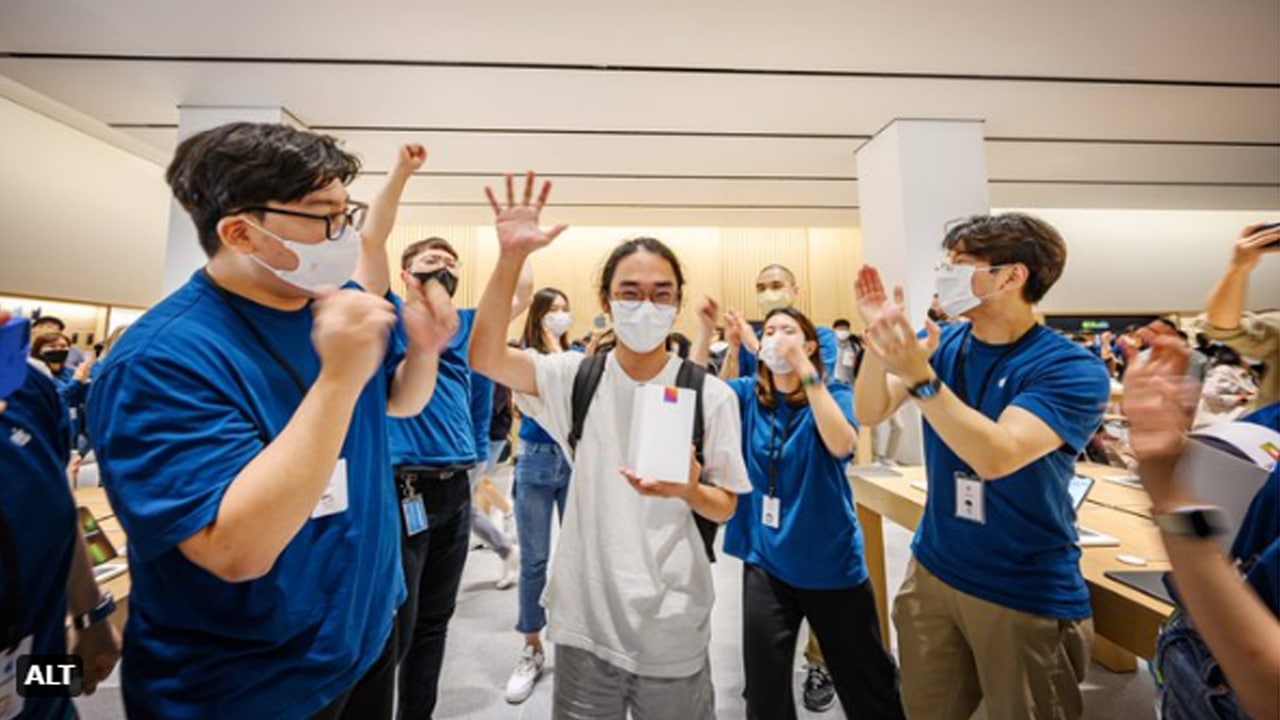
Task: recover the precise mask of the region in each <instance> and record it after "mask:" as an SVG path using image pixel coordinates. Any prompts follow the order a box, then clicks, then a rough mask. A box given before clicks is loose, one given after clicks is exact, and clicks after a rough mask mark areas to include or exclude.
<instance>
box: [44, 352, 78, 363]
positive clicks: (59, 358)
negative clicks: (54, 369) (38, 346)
mask: <svg viewBox="0 0 1280 720" xmlns="http://www.w3.org/2000/svg"><path fill="white" fill-rule="evenodd" d="M70 352H71V351H70V350H41V351H40V357H41V358H42V359H43V360H44V361H45V362H46V363H48V364H50V365H61V364H63V363H65V362H66V361H67V355H68V354H69V353H70Z"/></svg>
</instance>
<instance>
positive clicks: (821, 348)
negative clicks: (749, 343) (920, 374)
mask: <svg viewBox="0 0 1280 720" xmlns="http://www.w3.org/2000/svg"><path fill="white" fill-rule="evenodd" d="M817 330H818V353H819V354H820V355H822V364H823V365H824V366H826V373H827V377H828V378H834V377H835V376H836V361H837V360H838V359H839V358H840V340H839V339H838V338H837V337H836V333H835V331H834V330H832V329H831V328H829V327H827V326H826V325H819V326H818V327H817ZM762 332H763V329H761V331H760V332H757V333H756V337H760V335H761V333H762ZM757 363H758V361H757V360H756V355H755V353H753V352H751V351H750V350H748V349H747V347H746V346H745V345H739V346H738V377H743V378H746V377H755V376H756V368H757V367H759V366H758V364H757Z"/></svg>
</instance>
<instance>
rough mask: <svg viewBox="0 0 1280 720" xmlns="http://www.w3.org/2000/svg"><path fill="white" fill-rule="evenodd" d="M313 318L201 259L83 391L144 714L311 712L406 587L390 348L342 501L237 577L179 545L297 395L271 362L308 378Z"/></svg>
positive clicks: (381, 637) (371, 655)
mask: <svg viewBox="0 0 1280 720" xmlns="http://www.w3.org/2000/svg"><path fill="white" fill-rule="evenodd" d="M230 303H234V304H235V307H236V308H238V309H239V310H240V312H241V313H243V315H244V317H240V316H239V315H237V314H236V312H234V311H233V310H232V308H231V305H230ZM246 323H249V324H251V325H252V327H255V328H257V330H258V332H259V333H260V334H261V336H262V340H261V341H259V339H257V338H256V337H255V335H254V333H253V332H251V331H250V328H249V327H248V326H247V325H246ZM311 328H312V311H311V308H310V307H307V308H303V309H302V310H297V311H283V310H276V309H273V308H268V307H265V306H263V305H259V304H257V303H254V302H252V301H250V300H248V299H246V298H243V297H239V296H229V297H224V296H222V295H221V294H220V293H219V292H217V291H216V289H215V288H214V287H213V286H212V285H211V283H210V281H209V280H208V278H207V277H206V276H205V275H204V273H203V272H197V273H196V274H195V275H193V276H192V278H191V279H190V280H189V281H188V282H187V283H186V284H185V285H184V286H182V287H181V288H179V289H178V290H177V291H176V292H174V293H173V294H172V295H170V296H168V297H167V298H165V299H164V300H162V301H160V303H159V304H158V305H156V306H155V307H154V308H152V309H151V310H150V311H149V312H147V313H146V314H145V315H143V317H142V318H141V319H140V320H138V322H137V323H135V324H134V325H133V326H132V327H131V328H130V329H129V332H128V333H126V334H125V335H123V336H121V338H120V342H119V344H117V345H116V346H115V348H114V349H113V350H112V351H111V354H110V356H108V357H107V358H106V360H105V361H104V362H103V368H102V371H101V374H100V375H99V377H98V379H97V380H95V381H94V382H93V387H92V388H91V389H90V391H89V410H90V412H89V418H90V425H91V427H92V430H93V434H94V437H95V438H96V439H97V453H98V462H99V465H100V467H101V470H102V483H103V485H104V487H105V488H106V491H107V496H108V498H109V499H110V500H111V505H112V507H113V508H114V509H115V511H116V515H117V517H119V519H120V522H121V524H122V525H123V526H124V529H125V531H126V532H127V533H128V535H129V569H130V572H131V573H132V576H133V590H132V594H131V596H130V598H129V622H128V623H127V624H126V625H125V639H124V650H123V656H122V666H121V667H122V678H123V690H124V694H125V696H126V698H127V702H128V703H129V704H130V705H136V706H138V707H140V708H141V709H143V710H145V711H146V714H147V715H149V716H155V717H163V718H204V717H212V716H215V715H216V716H218V717H238V718H272V720H285V719H287V718H305V717H309V716H310V715H312V714H313V713H315V712H316V711H317V710H319V709H320V708H322V707H324V706H325V705H327V704H328V703H329V702H330V701H332V700H333V699H334V698H335V697H337V696H338V695H340V694H341V693H343V692H344V691H346V690H347V689H348V688H350V687H351V686H352V685H353V684H354V683H355V682H356V681H357V680H359V679H360V677H361V676H362V675H363V674H364V673H365V672H366V671H367V670H368V668H369V667H370V665H372V663H373V662H374V661H375V660H376V659H377V658H378V657H379V655H380V654H381V653H382V650H383V648H384V646H385V644H386V642H387V639H388V637H389V634H390V632H391V623H392V619H393V616H394V614H395V611H396V608H397V607H398V606H399V605H400V603H401V602H402V601H403V600H404V597H405V588H404V576H403V574H402V572H401V567H400V518H399V508H398V505H397V501H396V495H395V488H394V484H393V482H392V478H391V468H390V464H389V463H388V462H387V457H388V451H387V431H386V413H387V393H388V383H389V381H390V377H391V376H392V373H393V372H394V369H395V367H396V365H397V363H398V362H399V359H400V358H399V356H398V354H397V353H396V352H394V351H389V352H388V354H387V358H386V359H385V361H384V366H383V370H382V371H381V372H378V373H375V375H374V376H373V378H372V379H371V380H370V381H369V383H368V384H367V385H366V386H365V388H364V391H363V392H362V393H361V394H360V397H359V399H358V401H357V403H356V406H355V409H354V411H353V413H352V417H351V421H350V425H349V426H348V429H347V435H346V439H345V440H344V442H343V445H342V451H341V456H340V457H341V458H342V459H344V460H345V462H346V470H347V491H348V505H349V507H348V509H347V510H346V511H344V512H340V513H336V514H333V515H329V516H326V517H322V518H316V519H311V520H308V521H307V522H306V523H305V524H304V525H303V526H302V528H301V529H299V530H298V533H297V534H296V535H295V536H294V537H293V539H292V540H291V541H290V542H289V544H288V545H287V546H286V547H285V549H284V552H283V553H281V555H280V557H279V558H277V560H276V562H275V565H274V566H272V568H271V570H270V572H268V573H267V574H266V575H265V576H263V577H261V578H258V579H256V580H251V581H247V582H239V583H229V582H226V581H223V580H221V579H219V578H217V577H215V576H214V575H213V574H212V573H210V572H209V571H207V570H205V569H203V568H201V567H200V566H198V565H196V564H194V563H192V562H191V561H190V560H188V559H187V557H186V556H185V555H184V554H183V553H182V551H181V550H180V549H179V548H178V544H179V543H181V542H182V541H183V540H186V539H187V538H189V537H191V536H192V535H193V534H195V533H196V532H198V531H200V530H201V529H203V528H205V527H207V526H208V525H209V524H210V523H212V522H213V521H214V519H215V517H216V515H217V512H218V507H219V505H220V503H221V501H222V495H223V493H224V492H225V491H226V489H227V487H228V485H230V484H231V482H232V480H234V479H235V477H236V476H237V475H238V474H239V473H240V472H241V471H242V470H243V469H244V468H245V466H246V465H248V464H249V462H250V461H252V460H253V459H254V458H255V457H257V456H258V454H259V453H261V452H262V451H263V450H264V449H265V448H266V446H267V444H268V443H269V442H271V441H272V440H273V439H274V438H276V437H277V436H278V435H279V434H280V433H281V431H283V430H284V428H285V425H286V424H287V423H288V422H289V421H290V419H291V418H292V417H293V415H294V413H295V412H296V410H297V408H298V405H299V404H300V403H301V401H302V397H303V394H302V391H300V390H299V389H298V387H297V386H296V385H295V383H294V380H293V379H292V378H291V376H290V373H289V371H288V370H287V369H286V368H285V367H284V364H285V363H287V364H288V365H289V366H290V367H292V368H293V370H294V371H295V372H296V373H297V374H298V376H300V378H301V380H302V382H303V384H304V385H305V386H307V387H309V386H310V385H311V383H313V382H314V381H315V378H316V376H317V375H318V373H319V369H320V360H319V357H318V356H317V355H316V352H315V349H314V348H313V346H312V344H311ZM264 343H266V344H269V345H270V347H272V348H273V349H274V350H275V352H276V353H277V354H278V355H279V356H280V360H281V361H283V362H281V361H277V359H275V358H273V357H272V355H271V353H270V352H269V351H268V350H267V349H266V347H264ZM389 346H390V343H389ZM280 480H281V481H282V482H283V481H285V479H284V478H281V479H280Z"/></svg>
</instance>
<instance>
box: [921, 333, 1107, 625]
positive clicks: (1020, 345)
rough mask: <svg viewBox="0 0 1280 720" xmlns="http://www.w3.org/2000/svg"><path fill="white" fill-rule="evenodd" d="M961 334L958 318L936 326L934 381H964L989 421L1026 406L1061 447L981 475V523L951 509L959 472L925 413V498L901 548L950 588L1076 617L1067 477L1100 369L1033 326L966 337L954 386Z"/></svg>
mask: <svg viewBox="0 0 1280 720" xmlns="http://www.w3.org/2000/svg"><path fill="white" fill-rule="evenodd" d="M971 331H972V326H971V325H970V324H969V323H954V324H951V325H948V326H947V327H945V328H943V330H942V337H941V340H940V342H939V345H938V349H937V351H936V352H934V354H933V357H932V358H931V360H930V362H931V363H932V365H933V368H934V371H935V372H936V373H937V374H938V377H940V378H941V379H942V381H943V382H944V383H946V384H947V386H948V387H950V388H951V389H952V390H953V391H954V392H956V394H957V395H961V393H960V389H959V388H962V387H963V386H965V385H967V390H968V393H969V394H970V396H971V397H972V398H974V399H975V401H973V402H970V401H969V400H966V402H969V404H970V405H971V406H974V407H976V408H977V409H978V411H979V412H981V413H982V414H983V415H986V416H987V417H988V418H990V419H991V420H996V419H998V418H999V417H1000V414H1001V413H1002V412H1003V411H1004V410H1005V408H1007V407H1009V406H1016V407H1019V408H1022V409H1023V410H1026V411H1028V412H1030V413H1032V414H1033V415H1035V416H1036V417H1038V418H1039V419H1040V420H1042V421H1043V422H1044V423H1045V424H1046V425H1048V426H1049V427H1050V428H1051V429H1053V431H1054V432H1056V433H1057V434H1058V436H1059V437H1061V438H1062V440H1063V443H1064V447H1062V448H1059V449H1057V450H1054V451H1052V452H1050V453H1049V454H1048V455H1045V456H1043V457H1041V458H1038V459H1036V460H1034V461H1032V462H1031V463H1030V464H1028V465H1026V466H1025V467H1023V468H1022V469H1020V470H1018V471H1016V472H1014V473H1012V474H1010V475H1008V476H1006V477H1003V478H1000V479H997V480H988V481H986V482H984V483H983V490H984V494H985V506H986V523H985V524H979V523H977V522H973V521H970V520H966V519H963V518H959V517H956V512H955V510H956V480H955V474H956V473H957V472H966V473H968V472H971V470H970V468H969V467H968V466H967V465H966V464H965V463H964V461H962V460H961V459H960V458H959V456H957V455H956V453H955V452H953V451H952V450H951V448H949V447H947V445H946V443H944V442H943V441H942V439H941V438H940V437H939V436H938V434H937V432H936V431H934V429H933V427H932V426H931V425H930V424H929V422H928V420H926V421H925V422H924V450H925V466H926V468H927V471H928V479H929V497H928V501H927V502H926V503H925V509H924V516H923V517H922V518H921V521H920V525H919V527H918V528H917V529H916V534H915V538H914V540H913V541H912V544H911V549H912V551H913V553H914V554H915V557H916V560H917V561H919V562H920V563H921V564H922V565H924V566H925V567H926V568H928V570H929V571H930V572H931V573H933V574H934V575H935V576H937V577H938V578H940V579H941V580H942V581H943V582H945V583H947V584H948V585H951V586H952V587H954V588H956V589H958V590H960V591H961V592H965V593H968V594H970V595H974V596H977V597H979V598H982V599H983V600H986V601H988V602H992V603H995V604H997V605H1002V606H1004V607H1009V608H1013V609H1015V610H1021V611H1023V612H1027V613H1031V614H1033V615H1041V616H1049V617H1055V618H1060V619H1078V618H1084V617H1088V616H1089V615H1090V613H1091V610H1090V606H1089V591H1088V589H1087V588H1086V586H1085V583H1084V577H1083V575H1081V573H1080V548H1079V547H1077V546H1076V544H1075V541H1076V539H1077V535H1076V530H1075V517H1074V515H1075V513H1074V511H1073V510H1072V505H1071V499H1070V497H1069V496H1068V494H1067V485H1068V483H1069V481H1070V480H1071V477H1072V476H1073V475H1074V474H1075V460H1076V456H1077V455H1078V454H1079V452H1080V450H1081V449H1082V448H1083V447H1084V446H1085V444H1086V443H1088V441H1089V439H1090V438H1091V437H1092V436H1093V433H1094V432H1095V431H1096V430H1097V428H1098V425H1099V424H1100V423H1101V421H1102V413H1103V410H1104V409H1105V407H1106V404H1107V401H1108V399H1109V396H1110V379H1109V378H1108V377H1107V371H1106V367H1105V366H1104V365H1103V364H1102V361H1100V360H1099V359H1098V358H1096V357H1094V356H1093V355H1092V354H1091V353H1090V352H1089V351H1087V350H1085V349H1083V348H1081V347H1079V346H1078V345H1076V344H1075V343H1073V342H1071V341H1070V340H1068V339H1066V338H1063V337H1061V336H1059V335H1058V334H1057V333H1054V332H1053V331H1052V330H1049V329H1047V328H1045V327H1043V326H1041V325H1036V326H1034V327H1032V328H1031V329H1030V330H1029V331H1027V333H1026V334H1025V335H1023V337H1022V338H1020V339H1019V340H1018V341H1016V342H1015V343H1010V344H1008V345H989V344H987V343H984V342H982V341H981V340H978V339H977V338H972V340H971V342H970V343H969V352H968V355H967V359H966V362H965V376H966V380H965V382H963V383H962V382H960V381H959V378H958V373H957V358H958V356H959V353H960V352H961V350H962V348H963V347H964V345H965V342H966V339H969V338H971V337H972V336H971ZM984 385H985V386H986V392H985V393H983V386H984ZM979 396H981V397H979ZM961 399H965V398H964V397H963V395H961Z"/></svg>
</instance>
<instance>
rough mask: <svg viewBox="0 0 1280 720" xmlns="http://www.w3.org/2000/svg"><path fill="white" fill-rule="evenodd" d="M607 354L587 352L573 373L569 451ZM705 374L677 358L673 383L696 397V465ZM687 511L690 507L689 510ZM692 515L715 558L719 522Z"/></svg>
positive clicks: (700, 461)
mask: <svg viewBox="0 0 1280 720" xmlns="http://www.w3.org/2000/svg"><path fill="white" fill-rule="evenodd" d="M607 358H608V355H607V354H605V353H600V354H597V355H590V356H588V357H587V359H586V360H583V361H582V364H581V365H579V366H578V373H577V374H576V375H574V377H573V428H572V430H570V432H569V451H570V452H571V453H574V452H576V451H577V448H578V440H580V439H582V428H583V424H584V423H585V422H586V420H587V409H588V408H589V407H590V406H591V400H592V399H593V398H594V397H595V396H596V389H597V388H599V387H600V378H601V377H603V376H604V364H605V361H606V359H607ZM706 378H707V370H706V368H704V367H702V366H701V365H695V364H694V363H691V362H689V361H688V360H682V361H681V362H680V370H679V372H677V373H676V387H681V388H687V389H689V390H692V391H694V392H695V393H696V397H697V401H696V404H695V405H694V408H693V446H694V456H695V457H696V458H697V459H698V464H699V465H704V464H705V460H704V459H703V457H704V456H703V454H702V434H703V428H702V383H703V381H704V380H706ZM700 480H701V481H702V482H703V483H706V480H705V479H704V478H700ZM690 512H693V511H692V510H690ZM693 519H694V521H695V522H696V523H697V524H698V534H699V535H701V536H702V546H703V549H704V550H706V552H707V559H708V560H710V561H711V562H715V561H716V552H715V544H716V533H718V532H719V531H720V524H719V523H717V522H714V521H712V520H708V519H706V518H704V517H702V516H701V515H699V514H698V513H696V512H695V513H693Z"/></svg>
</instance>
